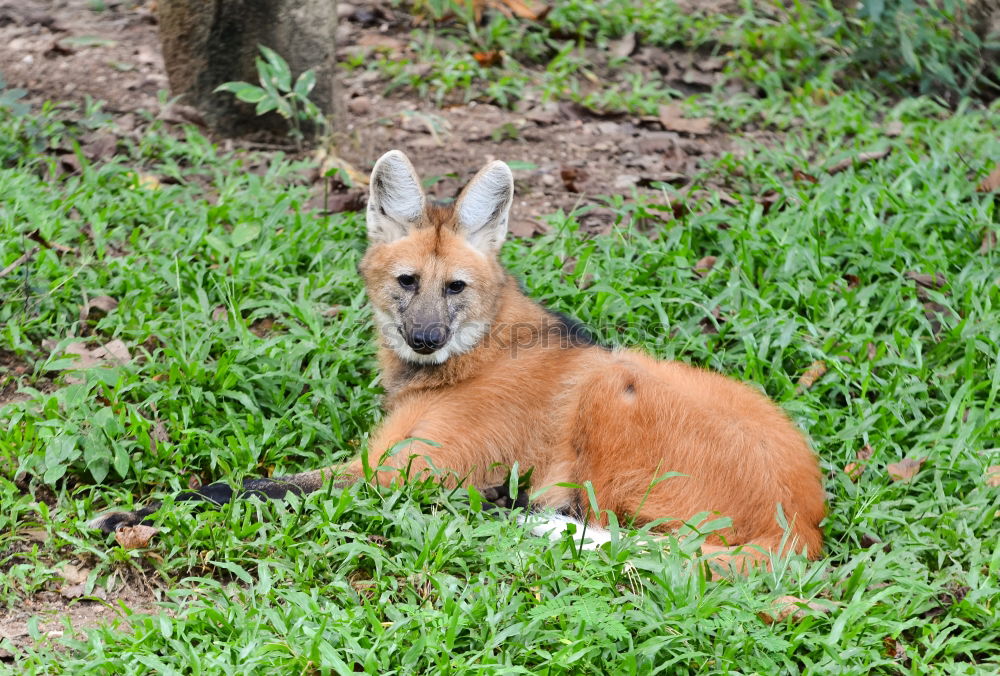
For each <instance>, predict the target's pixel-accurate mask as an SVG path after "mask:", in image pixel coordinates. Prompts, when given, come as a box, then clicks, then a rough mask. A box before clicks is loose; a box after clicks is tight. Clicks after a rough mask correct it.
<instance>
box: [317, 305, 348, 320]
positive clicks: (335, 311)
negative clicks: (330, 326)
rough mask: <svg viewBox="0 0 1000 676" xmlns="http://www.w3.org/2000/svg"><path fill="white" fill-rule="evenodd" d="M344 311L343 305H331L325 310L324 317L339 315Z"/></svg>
mask: <svg viewBox="0 0 1000 676" xmlns="http://www.w3.org/2000/svg"><path fill="white" fill-rule="evenodd" d="M343 311H344V306H343V305H331V306H330V307H328V308H327V309H325V310H323V313H322V314H323V316H324V317H330V318H332V317H339V316H340V313H341V312H343Z"/></svg>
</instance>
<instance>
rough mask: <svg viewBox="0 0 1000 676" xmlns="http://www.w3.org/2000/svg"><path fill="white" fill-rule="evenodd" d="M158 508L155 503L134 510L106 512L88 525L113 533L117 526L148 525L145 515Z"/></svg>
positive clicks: (157, 504)
mask: <svg viewBox="0 0 1000 676" xmlns="http://www.w3.org/2000/svg"><path fill="white" fill-rule="evenodd" d="M159 508H160V505H159V503H156V504H152V505H147V506H145V507H143V508H142V509H138V510H136V511H134V512H108V513H107V514H101V515H100V516H99V517H97V518H95V519H93V520H92V521H91V522H90V524H89V525H90V527H91V528H97V529H98V530H100V531H102V532H104V533H114V532H115V531H116V530H118V529H119V528H124V527H125V526H136V525H138V524H145V525H147V526H148V525H149V524H150V522H149V520H148V519H146V517H147V516H149V515H150V514H152V513H153V512H155V511H156V510H157V509H159Z"/></svg>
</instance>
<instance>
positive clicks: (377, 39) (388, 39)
mask: <svg viewBox="0 0 1000 676" xmlns="http://www.w3.org/2000/svg"><path fill="white" fill-rule="evenodd" d="M354 44H356V45H357V46H359V47H372V48H374V49H378V50H382V51H387V52H398V51H402V49H403V47H405V46H406V45H405V44H404V43H403V41H402V40H399V39H397V38H394V37H392V36H391V35H383V34H382V33H362V34H361V35H360V36H359V37H358V39H357V40H355V42H354Z"/></svg>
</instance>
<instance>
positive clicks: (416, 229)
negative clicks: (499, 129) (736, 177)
mask: <svg viewBox="0 0 1000 676" xmlns="http://www.w3.org/2000/svg"><path fill="white" fill-rule="evenodd" d="M513 198H514V177H513V176H512V175H511V173H510V168H509V167H508V166H507V165H506V164H504V163H503V162H499V161H497V162H491V163H489V164H487V165H486V166H485V167H483V168H482V169H481V170H480V172H479V173H478V174H476V176H475V177H474V178H473V179H472V180H471V181H470V182H469V184H468V185H467V186H465V189H464V190H463V191H462V193H461V195H459V197H458V199H457V200H456V201H455V204H454V206H452V207H438V206H433V205H428V204H427V199H426V197H425V196H424V191H423V189H422V188H421V185H420V179H419V178H418V176H417V173H416V171H414V169H413V165H412V164H410V161H409V160H408V159H407V157H406V155H404V154H403V153H401V152H400V151H398V150H391V151H389V152H387V153H386V154H385V155H383V156H382V157H381V158H380V159H379V161H378V162H376V163H375V168H374V169H372V176H371V188H370V193H369V197H368V214H367V220H368V251H367V253H366V254H365V257H364V259H363V260H362V261H361V267H360V269H361V274H362V276H363V277H364V280H365V285H366V288H367V291H368V298H369V300H370V301H371V303H372V306H373V308H374V310H375V322H376V326H377V327H378V329H379V332H380V334H381V338H382V341H383V343H384V344H385V345H386V346H387V347H389V348H390V349H392V350H393V351H394V352H395V353H396V354H397V355H398V356H399V357H400V358H401V359H403V360H404V361H407V362H411V363H418V364H440V363H443V362H444V361H446V360H447V359H448V358H449V357H451V356H454V355H456V354H462V353H463V352H467V351H468V350H470V349H472V348H473V347H475V345H476V344H477V343H478V342H479V341H480V340H481V339H482V338H483V336H484V335H485V334H486V332H487V331H488V329H489V326H490V323H491V321H492V320H493V318H494V317H495V315H496V313H497V305H498V302H499V299H500V290H501V289H502V287H503V285H504V284H505V281H506V274H505V273H504V271H503V268H502V267H501V265H500V262H499V260H498V258H497V255H498V253H499V252H500V246H501V245H502V244H503V241H504V237H505V236H506V234H507V216H508V213H509V212H510V205H511V202H512V201H513Z"/></svg>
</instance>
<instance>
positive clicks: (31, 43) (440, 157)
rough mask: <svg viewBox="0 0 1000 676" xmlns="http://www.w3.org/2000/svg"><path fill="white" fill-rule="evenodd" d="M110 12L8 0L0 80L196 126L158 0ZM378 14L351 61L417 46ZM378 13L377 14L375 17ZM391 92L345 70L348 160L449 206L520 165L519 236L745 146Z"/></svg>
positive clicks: (606, 120)
mask: <svg viewBox="0 0 1000 676" xmlns="http://www.w3.org/2000/svg"><path fill="white" fill-rule="evenodd" d="M104 5H105V8H104V9H103V10H101V11H95V10H93V9H92V8H91V7H92V3H89V2H87V0H52V1H48V2H46V1H44V0H18V1H17V2H12V1H11V0H6V1H5V0H0V41H2V42H3V43H4V44H6V45H8V49H6V50H3V51H2V52H0V73H3V75H4V77H5V79H6V80H7V82H8V84H9V85H10V86H16V87H23V88H25V89H27V90H28V92H29V99H30V100H31V101H33V102H36V103H37V102H41V101H44V100H52V101H72V102H76V103H81V102H83V101H84V100H86V99H87V98H88V97H89V98H93V99H97V100H101V101H104V102H106V104H105V107H104V109H105V111H106V112H108V113H110V114H111V115H112V117H113V118H114V119H115V121H116V123H117V126H118V128H119V130H120V133H122V134H138V133H141V131H142V126H143V122H142V120H141V119H137V116H136V113H137V112H139V111H150V112H152V113H153V114H156V115H160V116H161V117H165V118H166V119H168V120H170V121H174V122H192V121H196V120H197V116H191V115H190V111H186V112H185V111H184V110H182V109H180V108H179V107H177V106H173V107H170V108H167V109H164V107H163V105H162V104H161V103H160V101H159V99H158V92H160V91H162V90H165V89H166V88H167V78H166V73H165V70H164V67H163V61H162V57H161V55H160V50H159V38H158V34H157V19H156V14H155V3H154V2H151V1H146V0H133V1H127V2H125V1H121V2H113V1H112V2H106V3H104ZM373 7H374V8H375V9H374V10H372V9H371V8H370V7H369V6H368V5H364V6H361V5H357V6H352V5H349V4H347V3H342V6H341V27H340V30H339V32H338V40H339V44H338V51H339V52H340V53H341V55H342V56H346V55H347V54H349V53H352V52H357V51H358V50H362V51H363V52H366V53H368V52H372V50H376V49H383V48H384V45H385V44H386V41H387V40H389V41H390V44H397V45H398V49H400V50H401V52H400V53H404V52H405V50H406V49H407V47H406V40H407V36H408V34H409V31H410V29H411V28H412V27H413V26H414V23H415V18H414V17H412V16H410V15H409V14H407V13H405V12H403V11H401V10H399V9H395V10H390V9H386V8H382V7H381V6H379V5H378V4H377V3H376V5H374V6H373ZM372 12H375V14H374V16H375V18H376V19H378V20H376V21H372V20H370V17H369V15H370V14H372ZM379 12H381V14H379ZM387 12H388V13H390V14H391V16H390V18H389V20H387V21H386V20H383V19H384V17H385V15H386V13H387ZM391 41H395V42H391ZM625 46H626V48H628V47H629V45H625ZM615 48H619V49H620V46H616V47H615ZM634 49H635V53H634V54H633V56H632V58H631V59H630V64H629V66H628V68H627V70H628V71H629V72H635V71H636V70H644V71H648V73H649V74H650V75H652V76H655V77H662V78H663V79H664V81H665V82H669V83H670V85H671V86H675V87H677V88H679V89H681V90H682V91H683V90H685V89H687V90H689V91H694V90H698V89H699V88H700V89H701V90H704V89H705V88H707V87H708V86H710V85H711V84H712V83H713V82H714V81H715V80H716V79H717V78H718V77H719V73H718V64H715V65H711V64H710V65H708V66H706V64H707V63H710V62H709V61H706V60H705V59H699V58H694V55H692V54H685V53H683V52H670V51H665V50H661V49H657V48H652V47H646V46H642V45H638V46H634ZM410 56H412V55H410ZM593 56H594V60H595V64H596V65H595V69H596V70H597V72H599V73H601V75H602V77H603V76H607V77H608V78H614V77H621V76H622V73H620V72H619V73H617V74H616V73H615V72H614V70H613V69H608V68H607V67H606V65H607V60H608V55H607V54H596V53H595V54H594V55H593ZM386 85H387V82H386V81H385V79H384V77H383V76H381V75H380V74H379V73H378V72H375V71H369V70H358V71H346V72H343V73H341V90H342V91H343V94H344V99H345V105H346V109H347V110H346V115H345V117H346V119H345V120H344V124H343V125H341V126H342V128H343V129H345V131H346V134H347V140H346V141H345V142H343V143H341V147H340V148H338V149H337V153H338V154H339V155H341V156H342V157H343V158H345V159H347V160H348V161H350V162H351V163H353V164H354V165H355V166H356V167H358V169H359V170H360V171H361V172H362V173H364V172H366V171H367V170H368V169H369V168H370V166H371V165H372V163H373V162H374V160H375V159H377V157H378V156H379V155H381V154H382V153H383V152H385V151H386V150H389V149H390V148H400V149H403V150H405V151H407V152H408V153H409V154H410V155H411V157H413V158H414V161H415V162H416V164H417V166H418V169H419V170H420V172H421V173H422V175H423V177H424V178H425V179H426V178H435V179H438V180H437V181H436V182H435V183H434V186H433V188H432V189H431V192H432V193H434V194H435V196H437V197H438V198H445V199H447V198H450V197H453V196H454V195H455V193H456V192H457V190H458V189H459V188H460V187H461V185H463V184H464V183H465V181H466V180H467V179H468V178H469V177H470V176H471V175H472V173H473V172H474V171H476V170H477V169H478V168H479V167H480V166H482V165H483V164H484V163H486V162H487V161H489V160H490V159H493V158H497V159H504V160H506V161H508V162H515V163H518V164H517V165H516V166H520V167H522V168H520V169H517V170H516V171H515V177H516V179H517V187H518V203H517V204H516V209H515V211H514V222H513V223H512V226H511V229H512V232H513V233H514V234H515V235H519V236H522V237H526V236H531V235H532V234H537V233H540V232H543V231H544V230H545V225H544V218H543V217H544V216H545V215H546V214H551V213H554V212H556V211H558V210H563V211H571V210H573V209H575V208H577V207H581V206H586V205H592V207H593V208H594V209H595V210H596V211H595V214H594V215H593V216H592V217H590V218H588V219H584V223H583V224H582V225H583V226H584V230H589V231H593V232H604V231H607V230H608V229H609V228H610V226H611V225H612V223H610V221H609V219H608V218H606V217H605V216H606V215H602V214H601V212H600V205H601V204H603V200H600V199H597V197H598V196H601V195H625V196H626V198H630V197H631V196H632V195H634V194H642V193H646V194H649V195H662V193H661V192H660V191H659V190H658V189H657V188H656V187H654V186H655V185H656V184H658V185H667V184H668V185H672V186H674V187H676V188H678V189H680V190H683V189H684V187H685V185H686V184H687V183H688V181H689V179H690V177H691V175H692V174H693V173H694V172H695V171H697V169H698V168H699V167H700V166H701V165H702V163H703V162H704V161H705V160H706V159H709V158H714V157H717V156H719V155H720V154H723V153H726V152H731V151H735V150H736V149H735V144H734V143H733V141H732V139H731V137H730V135H729V134H728V133H726V131H725V130H723V129H712V128H711V126H710V125H709V126H705V125H704V124H702V125H695V126H694V127H693V129H694V131H695V132H696V133H687V132H685V129H687V128H688V125H685V126H682V127H679V129H680V131H678V130H670V129H668V127H670V126H671V125H672V124H675V123H676V122H677V120H673V121H672V122H670V121H668V122H666V123H663V122H662V121H661V119H660V118H662V116H659V117H658V116H649V117H637V116H628V115H601V114H598V113H595V112H594V111H589V110H586V109H584V108H582V107H580V106H577V105H573V104H568V103H555V102H549V103H541V102H539V101H537V100H536V99H535V100H533V99H532V95H531V94H529V95H528V96H527V97H526V100H524V101H522V102H520V103H519V104H518V106H517V108H518V110H507V109H503V108H500V107H497V106H494V105H490V104H484V103H477V102H475V101H473V102H469V103H459V104H451V105H446V106H444V107H438V106H436V105H434V104H433V103H432V102H430V101H427V100H426V99H424V98H421V97H418V96H416V95H415V94H413V93H412V92H405V91H404V92H399V93H394V94H392V95H388V96H387V95H385V94H384V92H385V90H386ZM178 111H180V112H178ZM185 115H187V117H188V118H189V119H184V118H185ZM227 145H228V143H227ZM251 147H261V146H260V144H257V145H256V146H253V145H251ZM265 147H266V146H265ZM289 149H290V147H289ZM320 192H321V190H320V189H317V193H320ZM339 204H340V206H339V207H335V209H334V210H339V209H340V208H358V206H359V205H358V204H357V203H356V201H353V202H352V201H351V200H341V201H340V202H339Z"/></svg>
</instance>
